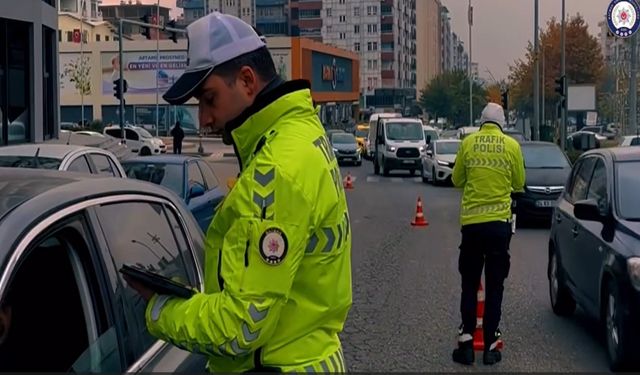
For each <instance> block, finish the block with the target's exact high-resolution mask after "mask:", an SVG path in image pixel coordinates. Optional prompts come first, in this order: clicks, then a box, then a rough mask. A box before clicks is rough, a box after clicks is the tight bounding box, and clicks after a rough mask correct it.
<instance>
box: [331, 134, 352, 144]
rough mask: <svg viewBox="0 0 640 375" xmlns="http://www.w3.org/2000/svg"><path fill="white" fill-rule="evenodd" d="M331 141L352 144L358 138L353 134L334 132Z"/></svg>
mask: <svg viewBox="0 0 640 375" xmlns="http://www.w3.org/2000/svg"><path fill="white" fill-rule="evenodd" d="M331 143H334V144H352V143H356V138H355V137H354V136H353V135H351V134H346V133H345V134H334V135H333V136H332V137H331Z"/></svg>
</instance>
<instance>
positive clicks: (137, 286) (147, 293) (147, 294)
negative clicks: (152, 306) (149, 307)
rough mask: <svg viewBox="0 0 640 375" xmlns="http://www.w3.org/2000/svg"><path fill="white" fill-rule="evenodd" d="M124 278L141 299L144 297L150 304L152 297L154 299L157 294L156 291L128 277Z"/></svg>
mask: <svg viewBox="0 0 640 375" xmlns="http://www.w3.org/2000/svg"><path fill="white" fill-rule="evenodd" d="M123 277H124V280H125V281H126V282H127V284H129V286H130V287H131V288H132V289H133V290H135V291H136V292H137V293H138V294H139V295H140V297H142V299H144V300H145V302H149V300H150V299H151V297H153V295H154V294H155V292H154V291H152V290H151V289H149V288H147V287H146V286H144V285H142V284H141V283H139V282H138V281H136V280H135V279H133V278H131V277H129V276H128V275H123Z"/></svg>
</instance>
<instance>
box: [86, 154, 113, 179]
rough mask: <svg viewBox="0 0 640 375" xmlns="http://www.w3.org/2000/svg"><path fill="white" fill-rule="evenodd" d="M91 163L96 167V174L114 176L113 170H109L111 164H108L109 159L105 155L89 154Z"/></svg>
mask: <svg viewBox="0 0 640 375" xmlns="http://www.w3.org/2000/svg"><path fill="white" fill-rule="evenodd" d="M90 157H91V161H93V165H95V167H96V173H97V174H99V175H103V176H115V175H116V174H115V173H114V171H113V169H111V164H109V159H108V158H107V156H106V155H102V154H91V156H90Z"/></svg>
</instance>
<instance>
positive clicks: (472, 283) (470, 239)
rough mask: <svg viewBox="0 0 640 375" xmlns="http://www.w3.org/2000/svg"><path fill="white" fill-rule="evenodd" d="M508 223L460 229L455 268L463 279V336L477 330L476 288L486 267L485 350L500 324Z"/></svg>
mask: <svg viewBox="0 0 640 375" xmlns="http://www.w3.org/2000/svg"><path fill="white" fill-rule="evenodd" d="M510 241H511V224H510V223H507V222H503V221H494V222H489V223H481V224H470V225H464V226H463V227H462V243H461V244H460V258H459V259H458V269H459V271H460V275H461V276H462V298H461V303H460V313H461V315H462V323H463V333H468V334H471V335H472V334H473V332H474V330H475V327H476V307H477V297H478V287H479V283H480V278H481V277H482V268H483V267H484V266H485V265H486V267H485V284H484V291H485V311H484V322H483V327H484V337H485V340H486V342H487V345H486V347H487V348H488V347H489V345H490V344H491V343H493V339H492V338H493V337H494V335H495V332H496V329H497V328H498V325H499V323H500V317H501V305H502V294H503V292H504V280H505V279H506V278H507V276H508V275H509V268H510V256H509V242H510Z"/></svg>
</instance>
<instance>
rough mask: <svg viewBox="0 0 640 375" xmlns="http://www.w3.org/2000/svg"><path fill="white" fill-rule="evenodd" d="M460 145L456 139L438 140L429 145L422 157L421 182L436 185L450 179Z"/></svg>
mask: <svg viewBox="0 0 640 375" xmlns="http://www.w3.org/2000/svg"><path fill="white" fill-rule="evenodd" d="M460 143H461V141H460V140H457V139H438V140H436V141H432V142H431V143H429V145H428V146H427V152H426V154H425V155H424V156H423V157H422V181H423V182H425V183H426V182H428V181H431V183H432V184H434V185H438V184H439V183H441V182H444V181H448V180H450V179H451V173H453V166H454V165H455V162H456V154H457V153H458V149H459V148H460Z"/></svg>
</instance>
